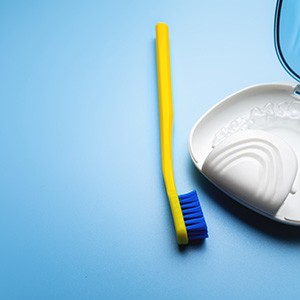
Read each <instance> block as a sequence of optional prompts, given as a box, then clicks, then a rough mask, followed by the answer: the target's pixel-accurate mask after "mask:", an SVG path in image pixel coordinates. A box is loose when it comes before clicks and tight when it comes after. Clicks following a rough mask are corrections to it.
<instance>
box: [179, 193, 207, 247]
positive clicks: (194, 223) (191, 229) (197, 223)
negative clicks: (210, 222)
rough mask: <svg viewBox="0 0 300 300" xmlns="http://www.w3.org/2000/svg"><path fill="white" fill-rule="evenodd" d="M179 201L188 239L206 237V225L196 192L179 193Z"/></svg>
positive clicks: (193, 239) (194, 239)
mask: <svg viewBox="0 0 300 300" xmlns="http://www.w3.org/2000/svg"><path fill="white" fill-rule="evenodd" d="M179 201H180V206H181V210H182V214H183V218H184V223H185V227H186V231H187V234H188V237H189V241H196V240H202V239H205V238H207V237H208V234H207V226H206V222H205V219H204V216H203V212H202V209H201V206H200V202H199V199H198V196H197V192H196V191H192V192H190V193H187V194H183V195H179Z"/></svg>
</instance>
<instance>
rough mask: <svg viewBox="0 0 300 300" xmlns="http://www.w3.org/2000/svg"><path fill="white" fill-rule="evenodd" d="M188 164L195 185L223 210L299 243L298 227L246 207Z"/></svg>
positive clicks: (241, 219) (280, 238)
mask: <svg viewBox="0 0 300 300" xmlns="http://www.w3.org/2000/svg"><path fill="white" fill-rule="evenodd" d="M190 166H191V168H192V172H191V173H193V175H194V179H195V185H196V184H198V185H199V186H200V188H201V189H202V190H203V191H204V192H205V194H207V195H208V196H209V198H210V199H212V200H213V201H214V202H215V203H216V204H218V205H219V206H220V207H222V209H224V211H226V212H229V213H230V214H231V215H233V216H234V217H235V218H236V219H238V220H239V221H241V222H244V223H245V224H247V225H248V226H251V227H252V228H254V229H255V230H257V231H259V232H262V233H264V234H267V235H269V236H270V237H272V238H274V239H277V240H280V241H286V242H290V243H293V244H298V243H300V227H297V226H290V225H286V224H282V223H278V222H276V221H273V220H271V219H268V218H267V217H264V216H262V215H260V214H258V213H256V212H254V211H252V210H250V209H248V208H246V207H245V206H243V205H242V204H240V203H238V202H237V201H235V200H233V199H232V198H230V197H229V196H227V195H226V194H225V193H224V192H222V191H221V190H219V189H218V188H216V187H215V186H214V185H213V184H212V183H211V182H210V181H209V180H208V179H206V178H205V177H204V176H203V175H202V174H201V173H200V172H199V171H198V170H197V169H196V167H195V166H194V165H193V164H192V163H190Z"/></svg>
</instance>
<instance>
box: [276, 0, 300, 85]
mask: <svg viewBox="0 0 300 300" xmlns="http://www.w3.org/2000/svg"><path fill="white" fill-rule="evenodd" d="M274 42H275V49H276V53H277V56H278V58H279V60H280V62H281V64H282V65H283V67H284V68H285V69H286V71H287V72H288V73H289V74H290V75H291V76H292V77H293V78H294V79H296V80H297V81H298V82H300V76H299V74H300V59H299V54H300V1H299V0H278V1H277V5H276V12H275V23H274Z"/></svg>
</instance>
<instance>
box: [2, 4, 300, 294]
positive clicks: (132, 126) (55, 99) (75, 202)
mask: <svg viewBox="0 0 300 300" xmlns="http://www.w3.org/2000/svg"><path fill="white" fill-rule="evenodd" d="M275 4H276V3H275V1H273V0H272V1H271V0H268V1H267V0H265V1H259V0H256V1H253V0H252V1H105V2H104V1H90V0H88V1H82V2H80V1H65V0H63V1H48V2H47V1H13V0H10V1H8V0H7V1H6V0H2V1H1V3H0V37H1V42H0V82H1V88H0V138H1V148H0V154H1V155H0V185H1V186H0V239H1V246H0V298H1V299H126V298H128V299H147V298H149V299H155V298H157V299H168V298H172V299H183V298H187V299H241V298H242V299H255V298H256V299H266V298H269V299H270V298H271V297H272V298H273V299H276V298H279V299H280V298H281V299H282V298H286V299H288V298H289V299H291V298H292V297H294V298H298V297H299V292H300V285H299V276H298V274H299V270H300V230H299V229H298V228H291V227H288V226H285V225H280V224H277V223H275V222H272V221H269V220H267V219H265V218H263V217H261V216H259V215H257V214H255V213H253V212H251V211H249V210H248V209H246V208H244V207H242V206H240V205H239V204H237V203H235V202H234V201H233V200H231V199H229V198H228V197H227V196H225V195H224V194H222V193H221V192H220V191H218V190H216V189H215V188H214V187H213V186H212V185H211V184H210V183H208V182H207V181H206V180H205V179H204V178H203V177H202V176H201V175H200V174H199V173H198V171H197V170H196V169H195V168H194V166H193V164H192V162H191V159H190V157H189V154H188V148H187V139H188V134H189V131H190V129H191V127H192V125H193V124H194V123H195V121H196V120H197V119H198V118H199V117H200V116H201V115H202V114H203V113H204V112H205V111H206V110H208V109H209V108H210V107H211V106H212V105H213V104H215V103H216V102H218V101H219V100H221V99H222V98H224V97H225V96H227V95H229V94H231V93H233V92H235V91H237V90H239V89H241V88H244V87H246V86H249V85H252V84H256V83H263V82H274V81H278V82H279V81H292V79H291V78H290V77H289V75H288V74H287V73H286V72H285V71H284V69H283V68H282V66H281V65H280V63H279V61H278V59H277V57H276V54H275V49H274V44H273V19H274V12H275ZM158 21H165V22H167V23H168V24H169V28H170V34H171V56H172V74H173V94H174V107H175V120H174V121H175V128H174V159H175V162H174V167H175V173H176V174H175V175H176V182H177V186H178V191H179V193H185V192H188V191H190V190H191V189H193V188H196V189H197V191H198V195H199V198H200V200H201V205H202V208H203V210H204V213H205V216H206V220H207V223H208V226H209V234H210V237H209V239H207V240H206V241H205V242H204V243H203V244H201V245H198V246H191V247H188V248H186V249H179V248H178V246H177V244H176V240H175V235H174V230H173V224H172V219H171V215H170V210H169V207H168V201H167V198H166V196H165V191H164V185H163V181H162V176H161V170H160V152H159V125H158V124H159V123H158V122H159V119H158V104H157V85H156V65H155V24H156V22H158Z"/></svg>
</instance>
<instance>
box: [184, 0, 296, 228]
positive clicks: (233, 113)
mask: <svg viewBox="0 0 300 300" xmlns="http://www.w3.org/2000/svg"><path fill="white" fill-rule="evenodd" d="M298 15H300V1H290V0H278V2H277V6H276V13H275V26H274V29H275V34H274V37H275V47H276V52H277V55H278V58H279V60H280V62H281V63H282V65H283V67H284V68H285V69H286V70H287V72H288V73H289V74H290V75H291V76H292V77H293V78H294V79H296V80H297V81H298V82H300V76H299V74H300V59H299V57H300V56H299V54H300V18H299V17H297V16H298ZM189 150H190V154H191V157H192V160H193V162H194V164H195V165H196V167H197V168H198V169H199V170H200V172H201V173H202V174H203V175H204V176H205V177H207V178H208V179H209V180H210V181H211V182H212V183H213V184H215V185H216V186H217V187H218V188H220V189H221V190H222V191H224V192H225V193H226V194H228V195H229V196H231V197H232V198H234V199H235V200H237V201H238V202H240V203H242V204H244V205H245V206H247V207H249V208H251V209H253V210H254V211H256V212H258V213H261V214H262V215H265V216H267V217H269V218H271V219H274V220H276V221H279V222H283V223H287V224H291V225H299V226H300V172H299V168H298V162H300V87H299V85H298V84H297V83H272V84H259V85H255V86H252V87H249V88H246V89H243V90H241V91H239V92H237V93H235V94H233V95H231V96H229V97H227V98H225V99H223V100H222V101H220V102H219V103H217V104H216V105H215V106H214V107H212V108H211V109H210V110H209V111H208V112H207V113H206V114H205V115H204V116H202V117H201V118H200V119H199V120H198V121H197V122H196V124H195V125H194V126H193V128H192V130H191V133H190V137H189Z"/></svg>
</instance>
